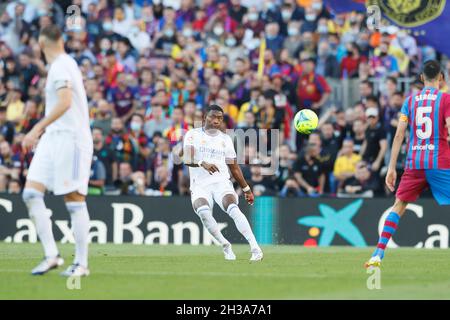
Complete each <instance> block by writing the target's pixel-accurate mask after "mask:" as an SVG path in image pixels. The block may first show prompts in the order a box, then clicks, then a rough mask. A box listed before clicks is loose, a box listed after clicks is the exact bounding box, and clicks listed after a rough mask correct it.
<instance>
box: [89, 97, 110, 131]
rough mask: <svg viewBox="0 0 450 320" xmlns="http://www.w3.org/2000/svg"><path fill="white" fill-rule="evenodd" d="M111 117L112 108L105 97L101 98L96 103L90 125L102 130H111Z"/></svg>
mask: <svg viewBox="0 0 450 320" xmlns="http://www.w3.org/2000/svg"><path fill="white" fill-rule="evenodd" d="M112 118H113V110H112V108H111V105H110V104H109V103H108V101H106V100H105V99H101V100H99V101H98V103H97V113H96V115H95V119H94V121H93V122H92V127H94V128H100V129H102V131H103V132H106V133H109V132H110V131H111V122H112Z"/></svg>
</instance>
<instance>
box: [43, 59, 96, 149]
mask: <svg viewBox="0 0 450 320" xmlns="http://www.w3.org/2000/svg"><path fill="white" fill-rule="evenodd" d="M64 87H68V88H70V89H71V90H72V104H71V106H70V108H69V109H68V110H67V111H66V112H65V113H64V114H63V115H62V116H61V117H60V118H59V119H57V120H56V121H54V122H53V123H52V124H50V125H49V126H48V127H47V128H46V132H52V131H57V130H58V131H71V132H73V133H74V134H75V135H76V139H77V142H78V143H79V144H81V145H84V146H91V145H92V135H91V130H90V122H89V108H88V102H87V97H86V91H85V89H84V85H83V77H82V75H81V71H80V69H79V68H78V65H77V63H76V61H75V60H74V59H73V58H72V57H71V56H69V55H68V54H66V53H63V54H61V55H59V56H58V57H57V58H56V59H55V61H53V62H52V64H51V65H50V69H49V71H48V74H47V82H46V84H45V116H48V115H49V114H50V113H51V112H52V110H53V108H54V107H55V105H56V104H57V102H58V95H57V91H58V89H60V88H64Z"/></svg>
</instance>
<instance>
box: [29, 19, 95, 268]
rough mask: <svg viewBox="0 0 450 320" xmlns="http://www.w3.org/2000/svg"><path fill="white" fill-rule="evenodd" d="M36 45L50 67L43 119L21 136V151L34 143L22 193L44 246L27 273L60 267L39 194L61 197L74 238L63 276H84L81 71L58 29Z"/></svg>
mask: <svg viewBox="0 0 450 320" xmlns="http://www.w3.org/2000/svg"><path fill="white" fill-rule="evenodd" d="M39 45H40V47H41V49H42V51H43V53H44V55H45V59H46V60H47V63H48V64H49V70H48V74H47V82H46V86H45V117H44V118H43V119H42V120H41V121H39V122H38V123H37V124H36V125H35V126H34V127H33V129H32V130H31V131H30V132H29V133H28V134H27V135H26V136H25V137H24V139H23V143H22V147H23V149H24V150H26V151H29V150H30V149H32V148H33V147H34V146H35V145H36V144H37V146H36V150H35V153H34V157H33V160H32V162H31V165H30V168H29V170H28V174H27V181H26V184H25V188H24V190H23V194H22V197H23V200H24V202H25V204H26V206H27V208H28V213H29V215H30V217H31V218H32V219H33V220H34V223H35V226H36V231H37V234H38V236H39V239H40V241H41V243H42V246H43V247H44V253H45V258H44V260H43V261H42V262H41V263H39V265H38V266H36V268H34V269H33V270H32V274H33V275H41V274H44V273H46V272H48V271H49V270H51V269H54V268H57V267H59V266H61V265H63V263H64V260H63V259H62V258H61V256H60V255H59V252H58V249H57V247H56V243H55V239H54V237H53V232H52V222H51V219H50V215H51V211H50V210H48V209H47V208H46V207H45V203H44V193H45V191H46V190H52V191H53V193H54V194H55V195H64V201H65V204H66V207H67V209H68V211H69V213H70V217H71V225H72V229H73V234H74V239H75V259H74V262H73V264H72V265H71V266H69V267H68V268H67V270H66V271H64V272H63V273H61V275H63V276H87V275H89V269H88V234H89V213H88V210H87V207H86V202H85V196H86V194H87V189H88V182H89V174H90V167H91V161H92V153H93V143H92V135H91V131H90V127H89V113H88V104H87V98H86V92H85V89H84V86H83V79H82V75H81V72H80V69H79V68H78V66H77V63H76V62H75V60H74V59H73V58H72V57H70V56H69V55H68V54H66V52H65V50H64V42H63V39H62V34H61V31H60V29H59V28H58V27H57V26H55V25H50V26H47V27H45V28H43V29H42V30H41V33H40V35H39ZM38 141H39V142H38Z"/></svg>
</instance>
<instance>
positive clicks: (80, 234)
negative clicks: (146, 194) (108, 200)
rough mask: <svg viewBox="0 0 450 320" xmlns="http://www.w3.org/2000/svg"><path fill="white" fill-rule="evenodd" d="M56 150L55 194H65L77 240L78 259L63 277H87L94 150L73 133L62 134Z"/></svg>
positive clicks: (56, 144)
mask: <svg viewBox="0 0 450 320" xmlns="http://www.w3.org/2000/svg"><path fill="white" fill-rule="evenodd" d="M55 148H56V149H57V150H59V152H58V154H56V155H55V157H54V163H55V164H54V177H55V179H54V186H53V189H54V193H55V195H63V196H64V202H65V204H66V208H67V210H68V211H69V214H70V220H71V225H72V231H73V235H74V239H75V258H74V261H73V264H72V265H71V266H69V267H68V268H67V270H66V271H64V272H63V273H62V274H61V275H63V276H87V275H89V269H88V240H89V213H88V210H87V205H86V199H85V198H86V195H87V190H88V184H89V176H90V168H91V163H92V149H91V148H90V147H89V145H88V144H87V145H83V144H80V143H79V142H78V141H77V140H76V139H75V136H74V135H73V134H71V133H69V132H67V133H66V132H64V133H61V134H59V135H58V137H57V139H56V141H55Z"/></svg>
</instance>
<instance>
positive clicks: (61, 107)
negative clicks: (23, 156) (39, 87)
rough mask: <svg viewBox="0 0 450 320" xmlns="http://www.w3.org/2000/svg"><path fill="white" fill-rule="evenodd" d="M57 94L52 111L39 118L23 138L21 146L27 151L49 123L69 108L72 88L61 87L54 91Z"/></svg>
mask: <svg viewBox="0 0 450 320" xmlns="http://www.w3.org/2000/svg"><path fill="white" fill-rule="evenodd" d="M56 94H57V96H58V102H57V103H56V105H55V107H54V108H53V110H52V112H50V114H49V115H48V116H46V117H45V118H43V119H41V121H39V122H38V123H36V125H35V126H34V127H33V129H31V131H30V132H28V134H27V135H26V136H25V137H24V138H23V142H22V147H23V148H24V149H25V150H26V151H29V149H31V148H32V147H33V146H34V145H35V144H36V142H37V140H38V139H39V137H40V135H41V134H42V133H43V132H44V131H45V128H47V127H48V126H49V125H50V124H52V123H53V122H55V121H56V120H58V119H59V118H60V117H61V116H62V115H63V114H64V113H65V112H66V111H67V110H69V108H70V105H71V104H72V90H71V88H70V86H68V85H67V82H66V86H65V87H61V88H60V89H59V90H57V91H56Z"/></svg>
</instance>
